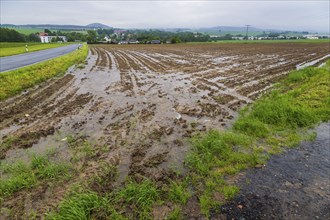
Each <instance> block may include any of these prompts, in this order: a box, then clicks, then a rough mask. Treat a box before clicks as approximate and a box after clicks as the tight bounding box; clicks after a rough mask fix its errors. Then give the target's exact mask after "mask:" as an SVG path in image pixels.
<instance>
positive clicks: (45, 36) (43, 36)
mask: <svg viewBox="0 0 330 220" xmlns="http://www.w3.org/2000/svg"><path fill="white" fill-rule="evenodd" d="M39 37H40V40H41V43H50V42H52V39H53V38H56V37H57V38H59V39H61V41H63V42H67V40H66V36H48V33H45V32H40V33H39Z"/></svg>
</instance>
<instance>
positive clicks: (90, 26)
mask: <svg viewBox="0 0 330 220" xmlns="http://www.w3.org/2000/svg"><path fill="white" fill-rule="evenodd" d="M0 26H1V27H8V28H34V29H52V30H90V29H99V28H102V29H110V28H111V27H110V26H107V25H105V24H101V23H92V24H88V25H62V24H24V25H14V24H0Z"/></svg>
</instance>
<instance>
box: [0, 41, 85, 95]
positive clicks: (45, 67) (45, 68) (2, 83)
mask: <svg viewBox="0 0 330 220" xmlns="http://www.w3.org/2000/svg"><path fill="white" fill-rule="evenodd" d="M87 54H88V47H87V45H84V46H83V47H82V49H80V50H75V51H73V52H71V53H69V54H66V55H64V56H61V57H57V58H55V59H52V60H48V61H45V62H42V63H38V64H34V65H31V66H27V67H23V68H20V69H17V70H12V71H9V72H4V73H0V101H1V100H4V99H6V98H8V97H11V96H14V95H16V94H18V93H20V92H21V91H23V90H25V89H28V88H31V87H32V86H34V85H36V84H39V83H41V82H44V81H46V80H48V79H50V78H52V77H54V76H58V75H61V74H64V73H65V72H66V70H67V69H68V68H69V67H70V66H72V65H73V64H79V63H82V62H83V61H84V60H85V59H86V57H87Z"/></svg>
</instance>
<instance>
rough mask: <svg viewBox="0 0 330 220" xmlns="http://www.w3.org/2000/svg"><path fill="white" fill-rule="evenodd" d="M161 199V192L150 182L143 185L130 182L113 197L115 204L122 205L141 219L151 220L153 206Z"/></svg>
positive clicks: (142, 183)
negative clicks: (149, 219)
mask: <svg viewBox="0 0 330 220" xmlns="http://www.w3.org/2000/svg"><path fill="white" fill-rule="evenodd" d="M159 199H160V191H159V189H157V187H156V186H155V184H154V183H153V182H152V181H150V180H144V181H143V182H141V183H137V182H134V181H129V182H128V183H127V184H126V185H125V187H124V188H122V189H121V190H119V191H118V192H117V193H115V194H114V196H113V200H112V201H113V202H115V203H117V204H118V203H122V204H124V205H125V206H126V207H130V208H131V209H132V210H133V213H134V214H135V216H138V217H139V218H140V219H148V218H150V211H151V208H152V205H153V204H154V203H155V202H157V201H158V200H159Z"/></svg>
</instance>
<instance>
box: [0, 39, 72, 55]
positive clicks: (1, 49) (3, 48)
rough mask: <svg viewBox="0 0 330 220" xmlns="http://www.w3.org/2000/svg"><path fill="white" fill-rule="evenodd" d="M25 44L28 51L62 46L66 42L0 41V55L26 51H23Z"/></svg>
mask: <svg viewBox="0 0 330 220" xmlns="http://www.w3.org/2000/svg"><path fill="white" fill-rule="evenodd" d="M25 45H28V49H29V52H33V51H38V50H45V49H51V48H56V47H62V46H66V45H68V44H67V43H62V44H61V43H47V44H43V43H6V42H1V43H0V57H5V56H11V55H16V54H21V53H27V52H26V51H25Z"/></svg>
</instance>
